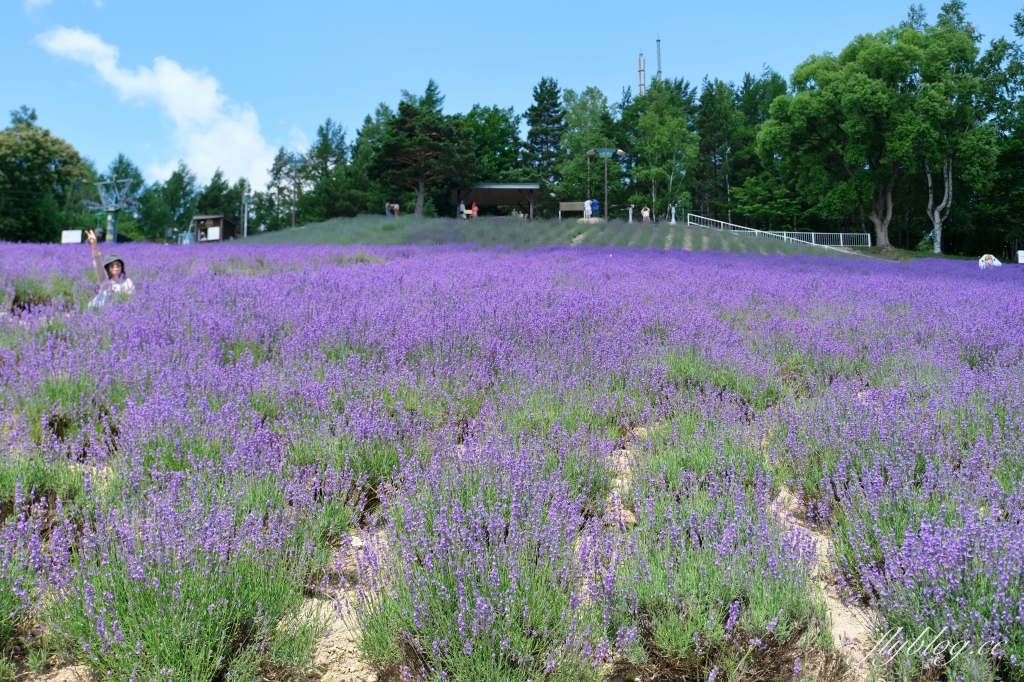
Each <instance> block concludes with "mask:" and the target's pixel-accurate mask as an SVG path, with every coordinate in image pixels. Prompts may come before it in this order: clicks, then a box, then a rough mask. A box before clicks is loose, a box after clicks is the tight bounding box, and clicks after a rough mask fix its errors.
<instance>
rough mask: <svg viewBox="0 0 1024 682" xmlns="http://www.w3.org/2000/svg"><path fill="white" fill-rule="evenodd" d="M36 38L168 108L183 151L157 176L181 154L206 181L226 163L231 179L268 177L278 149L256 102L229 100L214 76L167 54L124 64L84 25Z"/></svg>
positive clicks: (161, 171)
mask: <svg viewBox="0 0 1024 682" xmlns="http://www.w3.org/2000/svg"><path fill="white" fill-rule="evenodd" d="M32 1H37V2H38V1H39V0H32ZM44 1H45V0H44ZM36 40H37V42H38V43H39V44H40V45H41V46H42V47H43V48H44V49H46V50H47V51H48V52H51V53H53V54H55V55H59V56H62V57H67V58H69V59H73V60H75V61H77V62H81V63H83V64H88V65H90V66H92V67H93V68H94V69H96V71H97V72H98V73H99V75H100V77H101V78H103V80H104V81H106V82H107V83H109V84H110V85H112V86H113V87H114V89H115V90H117V93H118V95H120V97H121V99H122V100H141V101H144V102H155V103H157V104H158V105H159V106H160V107H161V108H162V109H163V110H164V113H166V114H167V116H168V117H170V119H171V121H172V122H173V123H174V127H175V143H176V146H177V152H178V155H177V157H176V158H175V159H174V160H168V161H167V162H165V163H162V164H156V165H154V166H152V167H151V168H150V169H149V170H150V172H151V173H152V174H153V175H154V176H156V177H159V178H165V177H167V176H168V175H170V173H171V172H172V171H173V170H174V168H175V167H176V166H177V158H181V159H182V160H184V161H185V163H187V164H188V165H189V167H190V168H191V169H192V170H193V171H195V172H196V174H197V175H198V176H199V178H200V180H202V181H205V180H207V179H209V178H210V177H211V176H212V175H213V173H214V171H215V170H216V169H217V168H220V169H222V170H223V171H224V173H225V175H227V176H228V178H230V179H231V180H236V179H238V178H239V177H241V176H245V177H247V178H248V179H249V180H250V182H252V183H253V184H254V185H256V186H260V185H263V184H264V183H265V182H266V180H267V169H268V168H269V167H270V165H271V163H273V159H274V152H275V150H274V148H273V147H271V146H270V145H269V144H268V143H267V141H266V140H265V139H263V135H262V134H260V123H259V119H258V118H257V116H256V112H255V111H253V110H252V107H249V106H248V105H239V104H236V103H234V102H232V101H231V100H229V99H228V98H227V97H226V96H225V95H224V93H222V92H221V90H220V83H218V82H217V79H215V78H214V77H212V76H210V75H208V74H206V73H201V72H195V71H186V70H185V69H183V68H182V67H181V66H180V65H179V64H178V63H177V62H175V61H173V60H170V59H167V58H166V57H157V58H156V59H154V60H153V68H152V69H150V68H148V67H145V66H140V67H138V68H137V69H135V70H134V71H133V70H131V69H125V68H122V67H120V66H119V65H118V59H119V56H120V54H119V52H118V49H117V48H116V47H115V46H113V45H109V44H107V43H104V42H103V41H102V40H101V39H100V37H99V36H98V35H95V34H93V33H87V32H85V31H83V30H82V29H79V28H64V27H58V28H55V29H52V30H50V31H47V32H46V33H43V34H40V35H38V36H36Z"/></svg>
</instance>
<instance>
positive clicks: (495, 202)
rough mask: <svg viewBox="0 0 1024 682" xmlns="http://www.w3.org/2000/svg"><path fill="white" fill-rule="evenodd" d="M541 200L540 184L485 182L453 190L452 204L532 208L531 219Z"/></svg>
mask: <svg viewBox="0 0 1024 682" xmlns="http://www.w3.org/2000/svg"><path fill="white" fill-rule="evenodd" d="M539 199H540V183H537V182H512V183H497V182H485V183H480V184H477V185H473V186H472V187H470V188H468V189H466V188H464V187H456V188H455V189H453V190H452V203H454V204H455V205H456V206H458V205H459V202H460V201H461V202H464V203H466V204H472V203H473V202H476V205H477V206H524V205H526V204H529V206H530V218H531V219H532V218H533V205H534V204H536V203H537V201H538V200H539Z"/></svg>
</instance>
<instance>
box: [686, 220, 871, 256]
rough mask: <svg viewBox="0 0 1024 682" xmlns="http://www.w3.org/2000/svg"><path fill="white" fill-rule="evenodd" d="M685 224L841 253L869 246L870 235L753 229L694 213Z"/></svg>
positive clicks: (864, 233)
mask: <svg viewBox="0 0 1024 682" xmlns="http://www.w3.org/2000/svg"><path fill="white" fill-rule="evenodd" d="M686 224H687V225H693V226H695V227H706V228H708V229H712V230H721V231H723V232H740V233H742V234H746V235H750V236H752V237H761V238H763V239H775V240H777V241H783V242H790V243H794V244H806V245H809V246H818V247H821V248H823V249H830V250H832V251H841V252H842V253H856V251H847V250H846V248H844V247H851V246H871V235H870V234H868V233H866V232H774V231H767V230H755V229H754V228H752V227H743V226H742V225H734V224H732V223H727V222H725V221H724V220H715V219H714V218H705V217H704V216H700V215H697V214H695V213H687V214H686ZM859 255H862V254H859Z"/></svg>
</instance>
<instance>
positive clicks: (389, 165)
mask: <svg viewBox="0 0 1024 682" xmlns="http://www.w3.org/2000/svg"><path fill="white" fill-rule="evenodd" d="M402 94H403V97H402V101H401V102H400V103H399V105H398V115H397V116H396V117H395V118H393V119H390V120H389V121H388V122H387V124H386V125H385V127H384V132H383V135H382V136H381V139H380V143H379V146H378V148H377V149H376V150H375V153H374V157H373V162H372V164H371V167H370V176H371V177H373V178H376V179H378V180H380V181H381V182H382V184H384V185H387V186H390V187H393V188H395V189H405V190H411V191H414V192H415V193H416V208H415V213H416V215H423V207H424V204H425V201H426V196H427V188H428V187H431V186H434V185H437V186H440V187H448V186H451V185H453V184H457V183H460V182H464V181H466V180H468V179H469V178H470V177H472V175H473V171H474V168H473V155H472V152H471V150H470V148H469V143H468V141H467V140H466V138H465V136H464V135H463V133H462V131H461V127H460V125H459V121H458V119H455V118H453V117H450V116H446V115H445V114H444V113H443V112H442V106H443V105H444V97H443V96H441V93H440V90H439V89H438V87H437V84H436V83H434V81H433V80H431V81H430V82H429V83H428V84H427V89H426V91H425V92H424V94H423V96H422V97H417V96H416V95H412V94H410V93H408V92H403V93H402Z"/></svg>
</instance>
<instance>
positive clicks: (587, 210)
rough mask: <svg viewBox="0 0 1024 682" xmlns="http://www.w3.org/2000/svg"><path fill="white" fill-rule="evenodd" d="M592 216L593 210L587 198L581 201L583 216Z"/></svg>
mask: <svg viewBox="0 0 1024 682" xmlns="http://www.w3.org/2000/svg"><path fill="white" fill-rule="evenodd" d="M593 216H594V211H593V209H592V207H591V205H590V199H587V200H586V201H584V202H583V217H584V218H592V217H593Z"/></svg>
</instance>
